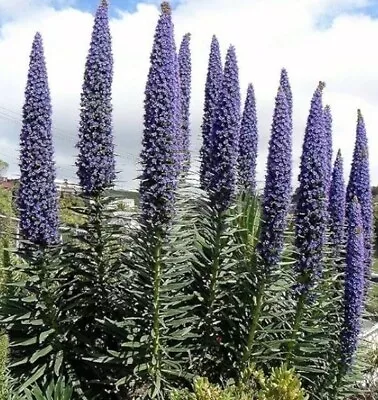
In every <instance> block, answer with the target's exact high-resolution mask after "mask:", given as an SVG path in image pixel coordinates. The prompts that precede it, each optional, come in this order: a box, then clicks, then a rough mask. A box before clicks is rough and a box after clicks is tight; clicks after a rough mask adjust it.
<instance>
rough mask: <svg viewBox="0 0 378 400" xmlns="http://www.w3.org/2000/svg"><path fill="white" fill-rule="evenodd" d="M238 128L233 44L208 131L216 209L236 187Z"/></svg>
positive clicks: (211, 187)
mask: <svg viewBox="0 0 378 400" xmlns="http://www.w3.org/2000/svg"><path fill="white" fill-rule="evenodd" d="M239 128H240V88H239V69H238V64H237V59H236V53H235V47H233V46H230V47H229V49H228V51H227V55H226V64H225V67H224V75H223V80H222V87H221V90H220V93H219V98H218V105H217V108H216V110H215V116H214V122H213V128H212V133H211V141H212V155H211V157H212V160H211V175H210V180H209V188H208V190H209V196H210V200H211V202H212V204H213V205H214V206H215V207H216V208H217V210H218V211H220V212H222V211H224V210H226V209H227V208H228V207H229V206H230V205H231V202H232V199H233V196H234V194H235V190H236V174H237V149H238V136H239Z"/></svg>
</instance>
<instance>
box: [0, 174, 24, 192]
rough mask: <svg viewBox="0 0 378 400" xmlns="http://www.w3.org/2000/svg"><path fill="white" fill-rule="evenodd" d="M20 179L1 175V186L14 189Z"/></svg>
mask: <svg viewBox="0 0 378 400" xmlns="http://www.w3.org/2000/svg"><path fill="white" fill-rule="evenodd" d="M19 181H20V180H19V179H16V178H7V177H0V187H2V188H3V189H6V190H12V189H13V188H14V186H15V185H16V184H17V183H18V182H19Z"/></svg>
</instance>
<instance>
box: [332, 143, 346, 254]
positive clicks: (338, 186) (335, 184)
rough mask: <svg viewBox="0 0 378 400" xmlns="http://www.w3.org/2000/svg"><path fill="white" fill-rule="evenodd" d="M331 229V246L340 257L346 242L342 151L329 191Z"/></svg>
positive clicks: (339, 153) (339, 152)
mask: <svg viewBox="0 0 378 400" xmlns="http://www.w3.org/2000/svg"><path fill="white" fill-rule="evenodd" d="M328 214H329V227H330V236H331V244H332V247H333V249H335V251H336V254H339V255H340V250H341V249H342V247H343V245H344V241H345V183H344V167H343V158H342V156H341V151H340V150H339V151H338V153H337V156H336V160H335V164H334V167H333V172H332V179H331V184H330V190H329V203H328Z"/></svg>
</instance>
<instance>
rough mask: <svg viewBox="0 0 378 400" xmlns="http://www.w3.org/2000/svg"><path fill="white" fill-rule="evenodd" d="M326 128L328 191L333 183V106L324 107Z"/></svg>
mask: <svg viewBox="0 0 378 400" xmlns="http://www.w3.org/2000/svg"><path fill="white" fill-rule="evenodd" d="M323 112H324V114H323V115H324V129H325V146H326V149H325V153H326V154H325V156H326V173H327V176H326V179H327V193H328V190H329V185H330V183H331V178H332V155H333V149H332V113H331V107H330V106H328V105H327V106H325V108H324V111H323Z"/></svg>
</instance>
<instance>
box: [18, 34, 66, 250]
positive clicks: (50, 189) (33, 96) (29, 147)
mask: <svg viewBox="0 0 378 400" xmlns="http://www.w3.org/2000/svg"><path fill="white" fill-rule="evenodd" d="M51 113H52V110H51V100H50V90H49V85H48V80H47V70H46V63H45V56H44V50H43V42H42V37H41V35H40V34H39V33H37V34H36V35H35V37H34V41H33V46H32V50H31V54H30V64H29V73H28V80H27V84H26V89H25V103H24V107H23V111H22V115H23V119H22V130H21V135H20V172H21V176H20V188H19V192H18V207H19V210H20V233H21V236H22V237H23V238H24V239H26V240H29V241H31V242H34V243H36V244H42V245H48V244H53V243H57V241H58V240H59V232H58V200H57V190H56V185H55V177H56V172H55V163H54V148H53V141H52V136H51Z"/></svg>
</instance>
